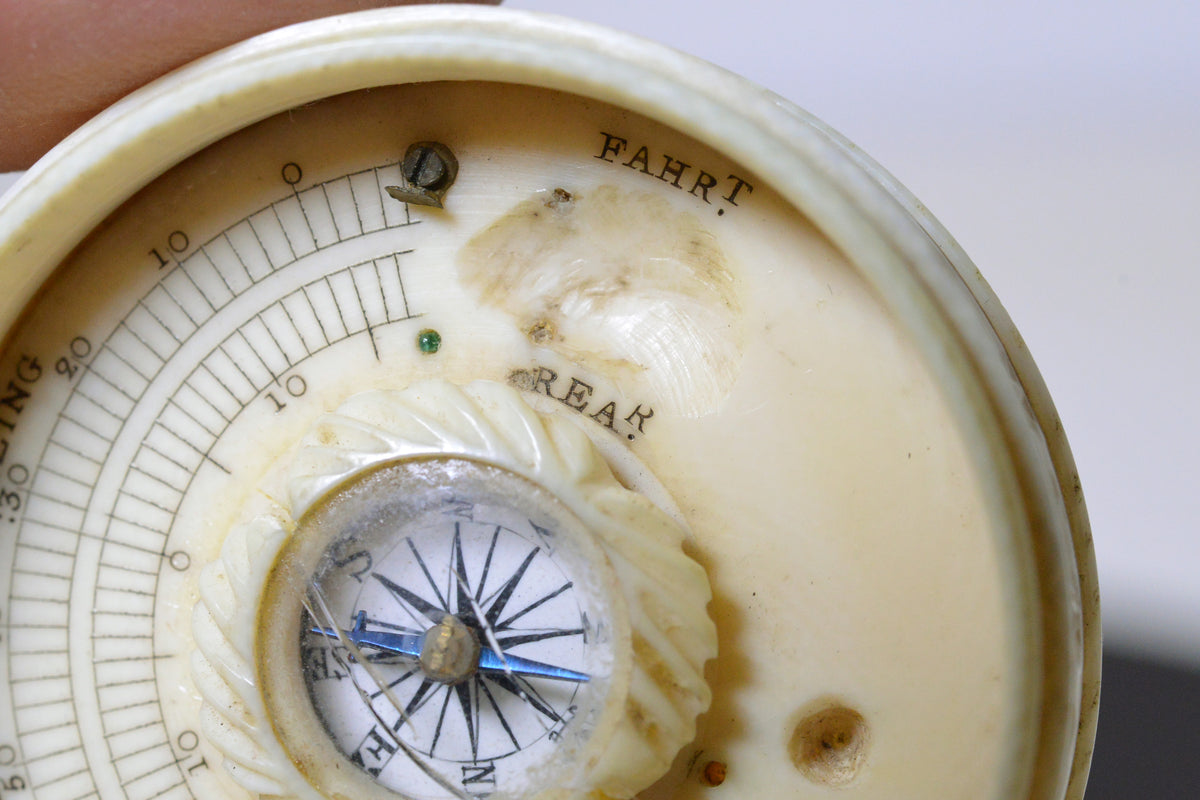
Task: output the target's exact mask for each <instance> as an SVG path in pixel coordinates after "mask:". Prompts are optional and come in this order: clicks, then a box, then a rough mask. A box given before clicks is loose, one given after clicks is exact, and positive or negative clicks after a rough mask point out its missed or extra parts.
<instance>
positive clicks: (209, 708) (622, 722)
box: [192, 380, 717, 800]
mask: <svg viewBox="0 0 1200 800" xmlns="http://www.w3.org/2000/svg"><path fill="white" fill-rule="evenodd" d="M428 458H441V459H460V460H470V461H474V462H478V463H481V464H488V465H492V466H495V467H499V468H501V469H503V470H506V471H507V472H509V473H511V474H513V475H517V476H519V477H521V478H524V479H526V480H528V481H530V482H532V483H533V484H535V485H536V486H538V487H540V488H542V489H544V490H546V491H548V492H549V494H550V495H552V496H554V497H555V498H556V499H557V500H558V501H559V502H561V503H562V504H563V506H565V507H566V508H567V509H568V510H569V511H570V512H571V513H572V514H574V515H575V516H576V517H577V518H578V519H579V520H580V521H581V522H582V523H583V525H584V526H585V527H586V529H587V531H588V535H589V536H591V537H592V538H593V539H594V545H595V546H596V549H597V551H598V553H599V554H601V555H599V556H598V557H599V558H600V559H601V560H603V561H604V564H603V566H602V567H601V565H597V569H598V570H599V571H601V572H603V574H605V575H609V576H610V577H609V579H608V581H606V583H607V582H609V581H611V587H610V591H611V592H612V595H613V597H612V602H613V604H614V605H613V609H612V610H613V617H612V628H613V631H614V661H615V663H614V672H613V676H612V684H611V687H610V689H609V696H608V697H607V699H606V700H605V704H604V709H603V711H602V713H601V714H600V716H599V718H598V720H596V722H595V723H594V725H595V730H594V732H593V733H592V735H591V737H590V738H589V739H588V740H585V741H584V742H583V743H581V744H580V745H578V747H579V748H580V752H578V753H576V755H575V759H576V760H577V761H578V763H579V764H580V765H581V766H580V768H579V774H578V776H577V777H575V778H574V779H573V780H575V781H577V785H570V786H565V787H556V788H554V789H553V790H550V791H546V792H540V793H539V794H537V795H535V796H534V797H535V798H536V797H543V796H550V795H552V796H554V797H557V798H562V797H572V798H583V797H613V798H622V797H632V796H633V795H634V794H636V793H637V792H639V791H641V790H642V789H644V788H646V787H647V786H649V785H650V784H651V783H653V782H654V781H655V780H657V779H658V778H659V777H661V776H662V774H663V773H665V772H666V771H667V768H668V767H669V766H670V765H671V762H672V761H673V760H674V758H675V755H676V753H677V752H678V751H679V750H680V749H681V748H683V747H684V746H685V745H686V744H687V743H688V742H690V741H691V740H692V739H693V738H694V737H695V733H696V717H697V715H698V714H700V713H702V712H704V711H705V710H707V708H708V706H709V702H710V701H711V698H712V695H711V692H710V690H709V688H708V685H707V684H706V683H705V681H704V665H705V663H706V662H707V661H709V660H710V659H713V658H715V657H716V655H717V631H716V626H715V625H714V624H713V622H712V620H711V619H710V618H709V616H708V611H707V608H708V604H709V602H710V601H711V599H712V592H711V589H710V588H709V584H708V578H707V576H706V574H705V573H704V570H703V568H702V567H701V566H700V565H699V564H697V563H696V562H695V561H693V560H692V559H691V558H689V557H688V556H687V555H686V554H685V553H684V552H683V550H682V549H681V544H682V542H683V540H684V538H685V532H684V530H683V528H682V527H681V526H680V525H679V524H678V523H677V522H675V521H674V520H673V519H672V518H671V517H670V516H668V515H667V514H666V513H665V512H663V511H662V510H660V509H659V508H658V507H657V506H655V505H654V504H653V503H652V502H651V501H650V500H648V499H647V498H645V497H643V496H641V495H639V494H637V493H636V492H633V491H631V490H629V489H626V488H624V487H623V486H621V485H620V484H619V483H618V482H617V479H616V478H615V477H614V476H613V474H612V472H611V470H610V468H609V466H608V464H607V462H606V461H605V460H604V458H603V457H602V456H601V455H600V453H599V451H598V450H596V448H595V447H594V446H593V445H592V443H591V440H590V439H589V438H588V436H587V434H586V433H584V432H583V430H582V429H580V428H579V427H578V426H577V425H575V424H573V423H572V422H571V421H568V420H566V419H564V418H562V417H557V416H546V415H542V414H539V413H538V412H536V411H534V410H533V409H532V408H530V407H529V406H528V405H527V404H526V403H525V401H524V400H523V399H522V397H521V396H520V394H518V392H517V391H516V390H515V389H513V388H511V387H508V386H504V385H502V384H498V383H492V382H489V381H476V382H474V383H472V384H469V385H468V386H465V387H461V388H460V387H457V386H455V385H453V384H451V383H448V382H446V381H440V380H435V381H428V382H424V383H419V384H415V385H413V386H410V387H409V388H407V389H405V390H403V391H399V392H396V391H390V392H389V391H373V392H366V393H363V394H359V395H355V396H354V397H351V398H350V399H349V400H347V401H346V402H345V403H343V404H342V405H341V406H340V407H339V408H338V409H337V410H336V411H335V412H333V413H331V414H325V415H323V416H322V417H320V418H319V419H318V420H317V421H316V423H314V425H313V427H312V429H311V430H310V431H309V433H308V434H307V435H306V436H305V437H304V439H303V440H302V442H301V444H300V448H299V450H298V451H297V453H296V454H295V455H294V456H293V457H291V458H290V459H289V460H288V462H287V463H286V464H281V465H280V466H279V469H281V470H283V471H284V472H285V473H286V475H287V487H288V497H289V500H290V502H289V503H288V507H287V508H284V507H282V506H274V505H272V506H271V507H270V508H269V510H265V511H258V512H257V513H254V514H253V515H252V516H250V518H248V519H246V520H244V521H243V522H242V523H240V524H238V525H236V526H235V527H234V528H233V530H232V531H231V532H230V534H229V535H228V536H227V537H226V540H225V543H224V545H223V546H222V548H221V556H220V558H219V559H217V560H216V561H214V562H213V563H212V564H209V565H208V566H207V567H206V568H205V569H204V572H203V574H202V577H201V582H200V596H201V597H200V600H199V602H197V604H196V607H195V611H194V615H193V631H194V633H195V636H196V644H197V652H196V653H194V654H193V659H192V667H193V669H192V673H193V677H194V679H195V680H196V684H197V686H198V687H199V688H200V690H201V694H202V695H203V697H204V705H203V710H202V714H201V722H202V727H203V729H204V732H205V734H206V736H207V737H208V739H209V741H210V742H212V743H213V744H214V745H215V746H216V747H217V749H219V750H220V751H221V753H222V754H223V756H224V763H225V767H226V769H227V770H228V771H229V773H230V775H232V776H233V778H234V780H236V781H237V782H238V783H239V784H240V785H242V786H243V787H244V788H246V789H247V790H249V791H251V792H256V793H260V794H263V795H266V796H269V797H273V798H279V800H285V799H287V798H290V799H291V800H311V798H315V797H317V796H318V794H320V796H322V797H323V796H325V794H324V793H318V792H315V791H314V787H313V786H311V785H310V784H309V782H308V781H309V780H310V778H306V777H305V776H304V775H302V774H301V772H300V770H299V769H298V768H296V767H295V766H294V765H293V761H295V760H296V759H297V758H298V756H297V754H296V753H295V752H293V751H290V750H289V746H288V745H287V744H285V743H284V741H283V739H282V738H280V734H281V733H283V732H284V728H285V727H286V728H287V729H288V730H289V731H291V729H292V728H298V730H297V731H291V733H292V736H291V737H290V739H289V740H290V741H291V742H292V744H293V745H294V744H296V743H297V741H300V742H301V743H306V742H307V740H308V739H309V736H307V734H310V733H311V729H310V728H309V727H308V726H307V725H306V724H301V723H297V722H295V719H296V718H295V717H289V715H288V714H287V713H286V712H283V713H275V714H272V710H274V711H275V712H280V706H281V705H283V704H281V703H279V702H278V701H276V703H275V704H274V705H273V704H272V703H271V701H270V700H268V699H267V694H269V689H270V688H271V687H272V686H274V687H276V688H278V687H292V688H293V691H300V692H302V691H303V689H300V688H299V687H298V686H294V684H296V682H297V680H298V676H296V675H295V674H294V672H293V670H290V669H284V670H276V669H275V667H273V666H272V665H273V664H277V661H276V659H274V658H271V657H270V654H271V653H272V652H273V650H272V648H271V647H269V646H268V645H267V644H264V641H266V642H269V641H271V639H270V638H269V637H270V636H271V635H272V634H271V633H269V632H267V630H266V629H267V628H273V627H274V624H273V623H272V624H268V623H267V622H266V621H265V620H267V619H268V618H269V616H266V615H265V610H266V609H268V608H269V598H270V597H271V596H272V592H271V591H269V590H268V588H267V584H268V582H269V580H270V576H271V575H272V572H273V570H274V569H276V565H277V564H278V561H279V559H280V558H282V556H281V555H280V554H281V552H283V550H284V548H285V547H286V545H287V542H288V540H289V538H290V537H291V534H292V532H293V531H294V530H295V528H296V525H297V524H298V522H299V520H300V519H301V517H303V516H304V515H305V514H306V513H308V511H309V510H311V509H312V508H313V507H314V506H316V505H317V504H318V503H319V502H321V501H322V499H323V498H325V497H327V496H328V495H329V493H330V492H333V491H336V489H337V487H339V486H342V485H345V484H346V482H348V481H350V480H351V479H353V478H354V477H356V476H360V475H363V474H364V473H367V472H370V471H371V470H372V469H373V468H375V467H377V466H381V465H386V464H394V463H397V462H402V461H419V460H422V459H428ZM275 594H279V592H276V593H275ZM289 594H290V593H289ZM295 603H296V604H298V603H299V601H298V600H296V601H295ZM681 632H686V635H681ZM264 637H267V638H265V639H264ZM277 672H282V673H283V674H277ZM280 693H282V690H280ZM287 695H288V696H291V695H292V691H289V692H287ZM629 709H636V710H637V711H638V713H636V714H633V713H631V712H630V711H629ZM284 717H288V718H289V719H290V720H291V722H289V723H288V724H287V725H286V726H285V725H284V722H283V718H284ZM313 738H318V739H319V736H318V737H313ZM312 746H314V747H316V748H318V749H316V750H313V751H311V752H307V751H306V755H305V757H300V758H299V761H300V762H303V763H307V764H309V765H310V767H309V771H311V770H312V766H311V765H312V764H314V763H316V762H317V761H318V760H319V759H318V756H320V755H321V754H323V753H328V754H329V756H330V758H331V759H338V755H337V753H336V751H333V750H330V749H329V744H328V743H327V742H321V743H315V744H312ZM289 753H290V755H289ZM338 761H339V764H341V763H343V762H342V761H341V760H340V759H338ZM297 763H299V762H297ZM319 775H320V776H321V778H319V779H323V780H334V781H341V782H342V783H340V784H338V785H337V786H336V787H335V788H336V791H330V792H328V793H329V795H330V796H335V797H341V796H346V795H349V796H354V797H362V798H376V800H387V798H395V797H396V796H397V795H395V794H392V793H391V792H390V791H385V790H380V789H379V787H378V786H376V785H374V784H373V783H372V782H370V781H369V780H368V779H366V778H365V776H363V775H358V774H357V773H355V774H354V775H349V776H347V775H345V774H344V773H343V772H342V771H341V770H340V769H339V768H338V766H334V767H333V768H332V769H329V770H327V771H326V772H324V773H319ZM329 788H331V787H326V789H327V790H328V789H329ZM564 789H569V790H570V793H569V794H564V793H563V790H564Z"/></svg>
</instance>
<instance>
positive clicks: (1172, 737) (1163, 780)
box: [1086, 649, 1200, 800]
mask: <svg viewBox="0 0 1200 800" xmlns="http://www.w3.org/2000/svg"><path fill="white" fill-rule="evenodd" d="M1100 686H1101V689H1100V722H1099V725H1098V730H1097V734H1096V753H1095V755H1094V756H1093V758H1092V773H1091V778H1090V779H1089V781H1088V788H1087V794H1086V800H1200V669H1192V670H1188V669H1184V668H1181V667H1177V666H1171V665H1168V664H1163V663H1159V662H1155V661H1152V660H1149V659H1147V658H1145V657H1141V656H1136V655H1131V654H1127V653H1123V652H1121V651H1111V650H1108V649H1106V651H1105V653H1104V675H1103V677H1102V678H1101V684H1100Z"/></svg>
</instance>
